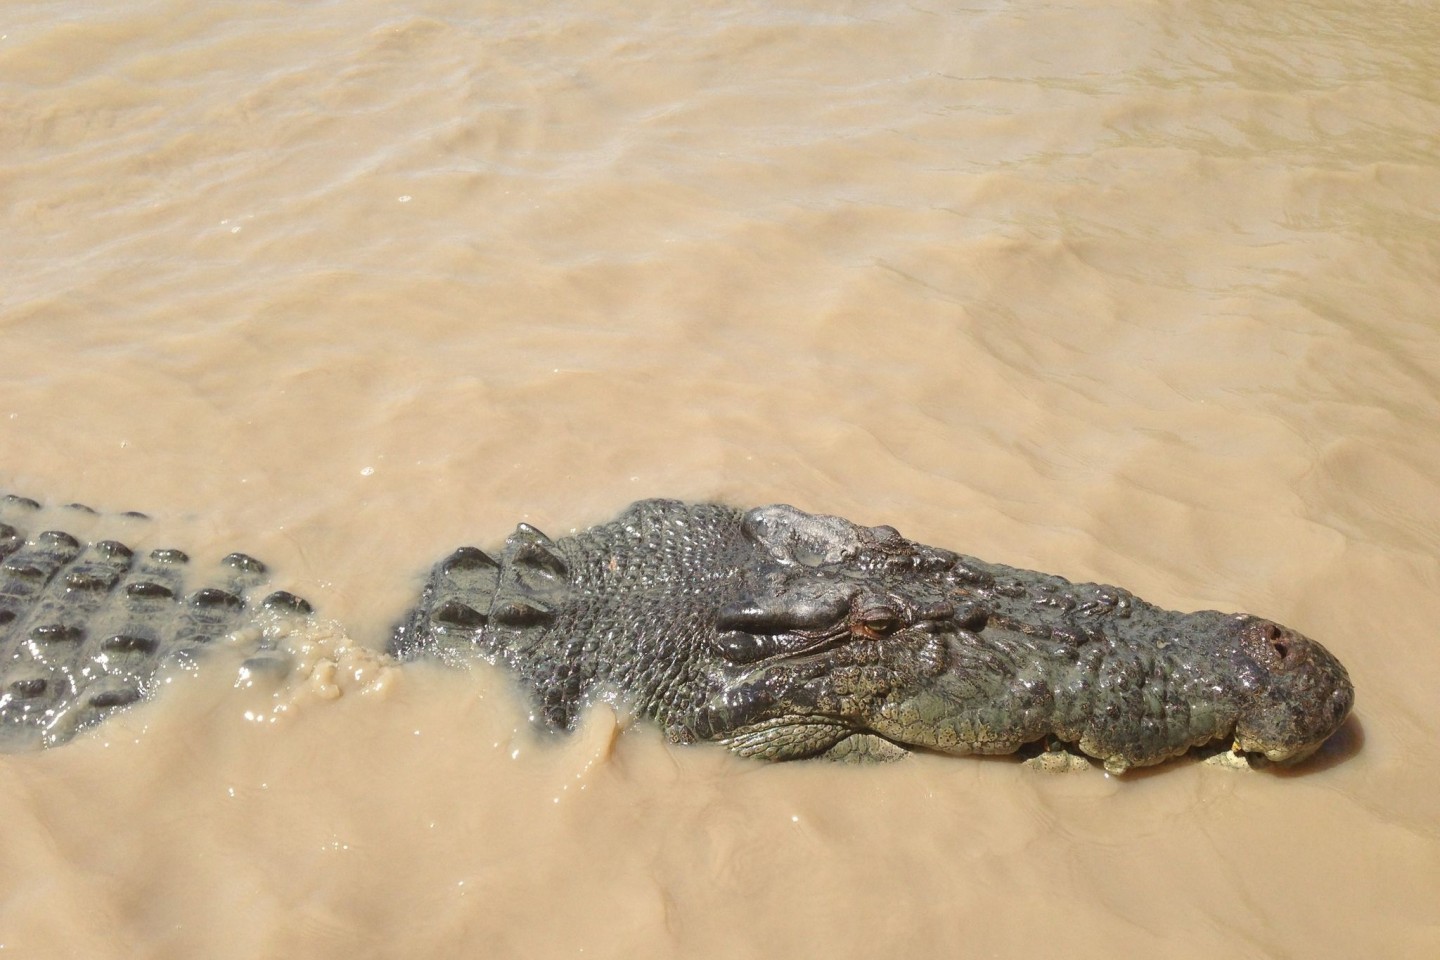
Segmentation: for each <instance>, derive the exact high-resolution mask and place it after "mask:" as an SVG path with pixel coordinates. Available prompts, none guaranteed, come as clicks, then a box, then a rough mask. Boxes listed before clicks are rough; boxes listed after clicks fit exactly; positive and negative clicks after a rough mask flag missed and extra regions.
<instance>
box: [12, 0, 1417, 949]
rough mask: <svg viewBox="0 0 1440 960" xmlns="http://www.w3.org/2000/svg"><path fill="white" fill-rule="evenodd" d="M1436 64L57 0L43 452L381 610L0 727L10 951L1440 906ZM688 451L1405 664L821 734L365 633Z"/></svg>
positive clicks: (1408, 912)
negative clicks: (1096, 724)
mask: <svg viewBox="0 0 1440 960" xmlns="http://www.w3.org/2000/svg"><path fill="white" fill-rule="evenodd" d="M1437 78H1440V20H1437V18H1436V16H1435V13H1434V10H1433V8H1431V7H1429V6H1428V5H1426V4H1390V5H1379V6H1376V5H1373V4H1363V3H1357V2H1353V0H1332V2H1313V3H1303V4H1301V3H1297V4H1287V5H1275V4H1262V3H1244V2H1208V0H1202V2H1195V3H1184V4H1178V3H1149V2H1144V3H1121V2H1105V0H1094V2H1080V3H1074V4H1047V3H1024V2H985V3H979V4H971V5H967V6H966V7H964V8H963V9H961V8H959V7H957V6H955V5H948V4H930V5H925V4H900V3H878V2H875V3H840V4H833V3H831V4H821V3H784V2H764V3H761V2H754V3H743V2H741V3H723V2H700V3H693V4H685V5H673V4H672V5H660V4H640V5H634V4H618V3H613V2H609V0H575V2H569V3H542V4H534V3H523V4H522V3H491V4H481V5H475V4H461V3H454V2H447V0H436V2H431V3H418V4H412V5H409V7H408V8H401V7H397V6H395V5H390V4H382V3H372V2H368V0H360V2H356V3H347V4H308V3H307V4H291V3H268V4H258V5H254V4H238V3H232V2H216V3H208V4H190V3H181V2H173V0H151V2H146V0H141V2H139V3H134V4H126V5H122V6H116V5H112V4H99V3H91V2H78V0H62V2H60V3H47V4H38V3H29V2H25V0H20V2H17V3H11V4H9V5H7V7H6V17H5V18H4V23H3V24H0V98H3V101H4V104H5V106H4V110H3V111H0V218H3V219H0V223H3V230H0V353H3V367H0V452H3V456H0V488H3V489H4V490H11V491H15V492H20V493H24V494H28V495H30V496H34V497H39V498H42V499H46V500H49V501H52V502H56V503H63V502H66V501H70V500H78V501H83V502H86V503H89V504H91V505H93V506H95V507H97V508H102V509H106V510H113V511H122V510H142V511H145V512H147V513H150V514H152V515H153V517H154V519H153V520H152V521H151V522H150V523H149V524H144V525H140V528H138V529H135V530H133V531H131V533H130V535H131V536H133V537H134V538H138V539H139V540H140V541H143V542H146V543H154V544H157V545H158V544H161V543H168V544H174V545H177V546H183V547H185V548H187V549H189V550H190V551H191V552H192V553H195V554H197V555H198V556H202V557H203V556H208V557H211V558H213V557H218V556H219V555H220V554H222V553H225V552H227V551H229V550H232V549H243V550H246V551H247V552H250V553H253V554H256V555H258V556H260V557H262V558H264V559H265V560H266V561H268V562H269V563H270V564H271V566H272V567H273V568H274V569H275V570H276V571H277V578H278V583H279V585H281V586H284V587H287V588H289V589H292V590H295V591H297V592H299V593H302V594H303V595H305V596H307V597H309V598H310V599H311V600H312V601H313V602H314V603H315V604H316V605H317V607H318V608H319V609H320V611H321V613H322V614H323V615H324V617H325V618H328V620H331V621H333V622H334V624H335V625H334V626H327V627H326V628H325V629H323V630H321V631H320V632H319V633H320V634H321V635H319V636H317V638H316V639H315V643H314V658H313V659H314V662H315V663H316V664H317V673H316V675H315V676H312V677H311V679H310V680H308V681H306V683H305V684H303V685H291V686H290V687H286V688H284V689H281V690H277V691H270V690H265V689H258V688H257V689H250V690H239V691H237V690H234V689H232V684H233V680H234V677H233V675H232V674H229V673H227V672H226V670H225V669H223V667H224V658H223V657H221V658H218V659H217V661H216V663H217V664H219V665H218V666H216V667H215V668H214V669H207V670H202V671H201V672H200V673H199V675H196V676H190V675H182V676H177V677H176V678H175V679H174V682H173V683H171V684H170V688H169V689H168V690H167V691H166V694H165V695H164V696H163V697H161V698H160V699H159V700H158V701H157V702H155V703H154V704H152V705H149V706H147V707H145V708H142V709H138V710H135V711H133V712H131V713H129V714H127V715H126V716H125V717H124V718H123V719H121V720H118V721H115V722H113V723H112V724H110V725H108V726H106V727H104V728H102V729H100V730H99V731H97V732H96V733H95V735H93V736H90V737H88V738H85V739H84V740H82V741H79V742H76V743H73V744H71V745H69V746H66V747H64V748H62V749H58V750H54V751H51V752H48V753H44V754H35V755H24V756H7V757H3V758H0V822H3V823H4V824H5V829H4V839H3V842H0V956H5V957H10V956H15V957H40V958H51V957H84V958H105V957H116V958H120V957H126V958H128V957H197V956H206V957H284V956H308V957H336V958H339V957H345V958H355V957H481V956H484V957H561V956H567V957H568V956H592V957H594V956H598V957H643V956H689V957H707V958H711V957H735V958H748V957H777V956H796V957H806V956H828V957H871V956H921V957H931V956H933V957H959V956H964V957H1033V956H1044V955H1052V956H1053V955H1063V956H1067V957H1113V956H1137V955H1145V956H1169V957H1197V958H1202V957H1218V956H1224V957H1304V958H1315V957H1353V956H1384V957H1434V956H1440V908H1437V903H1440V803H1437V801H1436V799H1435V798H1436V796H1437V794H1440V772H1437V771H1440V766H1437V764H1436V763H1435V760H1434V752H1433V751H1434V746H1435V744H1436V742H1437V740H1440V719H1437V708H1440V696H1437V694H1436V690H1437V683H1436V677H1437V675H1440V652H1437V651H1440V647H1437V643H1436V638H1435V624H1436V623H1437V622H1440V590H1437V587H1440V569H1437V559H1436V558H1437V555H1440V510H1437V503H1440V496H1437V493H1440V490H1437V484H1440V481H1437V477H1440V329H1437V328H1440V312H1437V310H1440V308H1437V303H1440V161H1437V155H1440V154H1437V133H1436V131H1440V93H1437V89H1440V88H1437ZM657 495H658V496H673V497H682V498H693V499H720V500H725V501H728V502H732V503H735V504H739V505H751V504H760V503H767V502H775V501H784V502H790V503H794V504H797V505H799V506H802V507H805V508H807V509H812V510H819V511H825V512H832V513H838V514H841V515H844V516H847V517H849V518H851V519H854V520H857V521H862V522H868V523H889V524H893V525H895V526H896V527H898V528H899V529H900V530H901V531H902V532H904V533H906V534H907V535H909V536H912V537H914V538H916V539H919V540H922V541H925V542H929V543H934V544H938V545H942V546H946V547H950V548H952V549H958V550H963V551H965V552H968V553H972V554H975V555H978V556H982V557H985V558H987V559H990V560H994V561H1000V562H1005V563H1010V564H1015V565H1021V566H1029V567H1036V568H1039V569H1043V570H1047V571H1051V572H1056V573H1061V574H1064V575H1067V576H1070V577H1072V578H1076V579H1094V580H1101V581H1108V582H1114V583H1119V584H1121V585H1124V586H1126V587H1128V588H1130V589H1133V590H1135V591H1136V592H1137V593H1139V594H1140V595H1141V596H1144V597H1146V598H1147V599H1150V600H1153V601H1155V602H1159V603H1163V604H1166V605H1170V606H1175V607H1179V608H1185V609H1196V608H1206V607H1218V608H1222V609H1244V610H1249V611H1252V612H1256V613H1260V614H1263V615H1265V616H1269V617H1271V618H1273V619H1276V620H1279V621H1281V622H1283V623H1286V624H1289V625H1291V626H1294V627H1296V628H1297V629H1300V630H1302V631H1303V632H1305V633H1307V634H1310V635H1312V636H1314V637H1316V638H1317V639H1320V640H1322V641H1323V642H1324V643H1326V644H1327V645H1328V646H1329V647H1330V648H1331V649H1333V650H1334V651H1335V652H1336V653H1337V654H1338V655H1339V656H1340V657H1341V658H1342V659H1343V660H1344V661H1345V662H1346V664H1347V665H1348V666H1349V668H1350V670H1351V672H1352V675H1353V677H1354V680H1355V684H1356V687H1357V691H1358V699H1357V712H1356V716H1355V718H1354V720H1352V722H1351V724H1350V725H1349V726H1348V727H1347V728H1346V729H1345V730H1344V731H1343V732H1342V734H1341V736H1340V737H1339V738H1338V739H1337V741H1336V742H1335V743H1334V744H1333V745H1332V746H1331V747H1329V748H1327V750H1326V751H1325V753H1324V754H1322V756H1321V757H1320V758H1319V761H1318V762H1316V763H1314V764H1312V765H1311V766H1309V767H1306V768H1304V769H1303V771H1301V772H1297V773H1296V774H1295V775H1276V774H1274V773H1268V772H1244V771H1230V770H1225V769H1220V768H1217V767H1214V766H1209V765H1201V764H1194V763H1189V764H1187V763H1180V764H1175V765H1171V766H1169V767H1166V768H1164V769H1163V770H1161V771H1159V772H1157V773H1154V774H1151V775H1141V776H1126V777H1118V778H1117V777H1110V776H1107V775H1105V774H1104V773H1103V772H1101V771H1100V770H1099V769H1098V768H1094V769H1091V770H1090V771H1088V772H1083V773H1079V774H1072V775H1046V774H1042V773H1038V772H1036V771H1034V770H1032V769H1029V768H1027V767H1023V766H1020V765H1017V764H1015V763H1013V762H1010V761H1007V760H967V759H946V758H940V757H917V758H913V759H912V760H909V761H906V762H904V763H899V764H893V765H889V766H884V767H878V768H874V769H860V770H857V769H848V768H839V767H833V766H829V765H825V764H795V765H788V766H784V765H782V766H774V767H768V766H764V765H760V764H754V763H747V762H743V761H740V760H737V759H734V758H731V757H729V756H727V755H725V754H724V753H722V752H720V751H719V750H717V749H710V748H705V747H696V748H678V747H674V746H671V745H668V744H666V743H664V742H663V741H662V739H661V738H660V737H659V736H658V734H656V732H655V731H653V730H650V729H648V728H646V727H644V726H639V727H636V728H634V729H628V730H627V729H624V728H625V727H627V726H629V724H628V721H627V720H626V719H625V718H624V717H617V716H616V715H615V714H614V712H613V711H612V710H610V709H608V708H603V707H602V708H599V709H597V710H595V711H593V712H592V714H591V716H590V718H589V720H588V721H587V723H586V725H585V727H584V729H583V730H582V731H581V732H580V733H579V734H578V735H577V736H575V737H573V738H570V739H569V740H566V741H564V742H560V743H546V742H542V741H537V740H536V739H534V738H533V737H532V736H531V735H530V733H529V732H528V730H527V727H526V724H525V721H524V712H525V711H524V708H523V705H521V704H518V703H517V702H515V700H514V699H513V697H512V696H511V694H510V692H509V690H508V688H507V687H506V685H505V682H504V678H503V676H497V675H495V674H493V673H491V672H489V671H488V670H486V669H484V668H477V669H476V670H475V671H474V672H472V673H446V672H444V671H440V670H427V669H423V668H419V669H416V668H407V669H405V670H401V671H398V672H389V671H386V670H384V669H383V668H382V667H380V666H378V665H377V664H376V663H375V662H374V661H373V658H368V657H367V656H366V652H365V651H366V650H367V649H374V648H378V647H381V646H383V644H384V641H385V637H386V633H387V630H388V628H389V626H390V625H391V624H392V623H393V622H394V621H395V619H396V618H397V617H398V616H399V615H400V613H401V612H402V611H403V610H404V608H405V606H406V604H407V603H409V602H410V600H411V599H412V598H413V596H414V593H415V590H416V588H417V583H418V577H419V576H420V575H421V574H423V572H424V571H425V570H426V569H427V567H428V566H429V565H430V564H431V563H432V562H433V561H434V560H435V559H436V558H437V557H439V556H441V555H443V554H444V553H445V552H447V551H448V550H450V549H452V548H453V547H455V546H457V545H459V544H462V543H477V544H480V545H493V544H496V543H498V542H499V540H500V539H502V538H503V537H504V535H505V534H506V532H507V531H508V530H509V529H510V527H511V526H512V525H513V524H514V523H516V522H517V521H521V520H525V521H528V522H530V523H533V524H535V525H536V526H538V527H540V528H541V529H542V530H546V531H548V532H550V533H552V534H556V533H564V532H567V531H569V530H571V529H573V528H577V527H583V526H586V525H589V524H591V523H595V522H599V521H602V520H604V519H607V518H608V517H609V516H611V515H613V514H614V513H615V512H617V511H618V510H619V509H621V508H622V507H623V506H625V505H626V504H627V503H629V502H630V501H631V500H633V499H636V498H639V497H644V496H657ZM347 644H349V645H350V646H349V647H348V648H347ZM322 667H323V669H321V668H322Z"/></svg>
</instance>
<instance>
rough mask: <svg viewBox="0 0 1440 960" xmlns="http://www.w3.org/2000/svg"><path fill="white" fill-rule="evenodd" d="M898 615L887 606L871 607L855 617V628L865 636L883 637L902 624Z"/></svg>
mask: <svg viewBox="0 0 1440 960" xmlns="http://www.w3.org/2000/svg"><path fill="white" fill-rule="evenodd" d="M904 625H905V624H904V621H903V620H901V619H900V615H899V614H898V613H896V612H895V611H894V610H891V609H890V608H889V607H872V608H871V609H869V610H863V611H861V612H860V614H859V616H857V617H856V618H855V630H856V632H858V633H862V634H864V635H865V636H867V637H883V636H885V635H886V634H890V633H894V632H895V631H896V630H899V629H900V628H901V627H902V626H904Z"/></svg>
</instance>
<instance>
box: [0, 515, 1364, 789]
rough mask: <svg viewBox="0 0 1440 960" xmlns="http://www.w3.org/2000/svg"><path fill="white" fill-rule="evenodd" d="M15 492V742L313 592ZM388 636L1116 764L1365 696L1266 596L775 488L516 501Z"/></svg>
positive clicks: (698, 712) (5, 554)
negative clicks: (1096, 562)
mask: <svg viewBox="0 0 1440 960" xmlns="http://www.w3.org/2000/svg"><path fill="white" fill-rule="evenodd" d="M3 506H4V508H5V512H0V521H4V522H0V560H3V563H0V750H6V751H17V750H25V749H34V748H40V747H48V746H54V745H56V744H59V743H62V742H64V741H65V740H67V739H69V738H70V737H72V736H74V735H75V734H76V733H77V732H79V731H81V730H84V729H86V728H88V727H92V726H94V725H96V724H97V723H99V722H101V721H102V720H103V719H104V718H105V717H107V716H109V715H111V714H113V713H114V712H116V711H118V710H122V709H124V708H126V707H127V706H129V705H130V704H133V703H136V702H139V701H142V700H144V699H146V698H148V697H149V696H150V695H151V694H153V693H154V691H155V688H156V687H157V679H156V678H157V677H158V676H159V675H160V674H161V668H162V666H163V665H166V664H176V663H178V664H181V665H182V666H184V665H189V664H193V663H196V662H199V660H200V659H201V658H203V657H204V656H205V655H206V654H205V651H206V648H207V647H210V646H212V645H214V643H215V641H216V640H217V639H219V638H222V637H226V636H229V637H230V639H231V640H232V641H233V640H234V639H235V637H236V636H240V635H242V633H243V631H242V628H244V627H245V625H246V624H247V623H249V622H251V621H253V620H254V619H255V618H257V617H260V616H262V615H263V616H282V617H291V618H301V619H305V618H311V617H313V616H315V614H314V611H312V609H311V607H310V604H308V603H307V602H306V601H305V600H303V599H301V598H299V597H297V596H295V595H293V594H290V593H288V592H285V591H276V592H271V593H269V594H266V595H264V596H261V594H262V593H263V592H264V591H263V589H262V588H263V587H264V585H265V583H266V582H267V576H266V570H265V567H264V565H263V564H262V563H260V562H259V561H258V560H255V559H254V558H252V557H250V556H248V555H245V554H239V553H236V554H230V555H229V556H227V557H226V558H225V559H224V560H223V561H222V562H221V563H220V565H219V568H218V569H219V573H218V575H217V577H218V579H217V580H216V582H214V583H213V584H211V585H208V586H203V587H199V588H198V589H197V588H195V586H194V584H193V583H190V584H187V579H188V578H187V575H186V568H187V561H188V558H187V557H186V555H185V554H184V553H182V552H181V551H178V550H172V549H162V550H154V551H151V552H149V553H148V554H144V555H137V553H136V552H135V551H132V550H131V549H130V548H129V547H127V546H125V545H124V544H122V543H120V542H119V541H115V540H101V541H98V542H95V543H90V544H85V543H82V542H81V541H80V540H79V539H77V538H76V537H74V536H71V535H70V534H68V533H65V532H62V531H59V530H39V531H38V532H35V533H27V532H26V530H25V529H24V527H25V520H26V517H27V516H30V517H38V516H39V514H38V513H37V510H38V507H39V504H38V503H36V502H35V501H32V500H27V499H24V498H20V497H14V496H11V497H9V498H7V499H6V500H5V502H4V504H3ZM76 508H77V509H88V508H82V507H79V506H78V505H76ZM419 579H420V578H419V577H417V581H418V580H419ZM237 631H242V633H237ZM250 634H251V635H253V636H260V633H259V632H258V631H251V632H250ZM250 642H252V645H253V649H251V650H249V651H247V653H248V654H249V659H248V660H246V664H247V669H252V670H254V669H262V668H263V669H271V668H274V669H278V670H280V671H282V672H283V670H284V668H285V665H284V662H283V661H284V654H283V652H282V651H280V650H277V649H275V648H274V644H273V642H267V641H264V640H259V639H256V640H253V641H250ZM388 653H389V655H391V656H393V657H394V658H395V659H396V660H398V661H401V662H404V661H413V660H417V659H430V660H438V661H440V662H442V663H445V664H449V665H457V666H458V665H464V664H467V663H471V662H473V661H475V660H477V659H479V660H484V661H488V662H490V663H492V664H496V665H499V666H501V667H503V668H505V669H506V670H508V671H509V673H510V674H512V675H513V677H514V678H515V682H516V683H517V684H518V685H519V686H520V688H522V690H523V691H524V693H525V694H526V695H527V696H528V698H529V701H530V702H531V703H532V704H533V714H532V718H533V719H534V721H535V723H536V724H538V725H539V726H541V727H544V728H549V729H553V730H557V731H564V730H569V729H571V728H572V727H574V726H575V725H576V723H577V720H578V718H579V716H580V714H581V712H582V711H583V709H584V708H585V706H586V705H587V704H589V703H591V702H593V701H595V700H596V699H597V698H609V699H611V700H612V701H613V702H615V703H617V704H623V705H624V706H625V707H626V708H627V709H629V710H631V711H633V713H634V714H635V715H636V716H638V717H643V718H646V719H648V720H650V721H653V722H654V723H656V724H658V725H659V726H660V727H661V729H663V731H664V732H665V734H666V736H667V737H668V739H670V740H671V741H674V742H677V743H690V742H696V741H714V742H718V743H720V744H723V745H724V746H725V747H727V748H728V749H730V750H731V751H733V752H734V753H736V754H738V755H740V756H744V757H752V758H757V759H762V760H791V759H802V758H810V757H826V758H830V759H836V760H852V761H867V760H891V759H896V758H899V757H903V756H905V755H906V754H908V753H910V752H912V751H917V750H918V751H928V752H939V753H945V754H957V755H960V754H1008V753H1014V752H1016V751H1020V750H1022V749H1025V748H1027V747H1028V748H1031V749H1033V748H1034V747H1035V745H1037V744H1040V745H1044V747H1043V748H1044V749H1049V748H1051V747H1059V748H1064V749H1071V750H1078V751H1079V753H1080V754H1083V755H1088V756H1089V757H1093V758H1096V759H1097V760H1099V761H1100V762H1101V763H1103V765H1104V767H1105V768H1106V769H1107V770H1108V771H1110V772H1113V773H1122V772H1124V771H1126V770H1129V769H1131V768H1134V767H1143V766H1149V765H1152V764H1157V763H1161V762H1163V761H1166V760H1169V759H1171V758H1174V757H1177V756H1180V755H1182V754H1184V753H1186V752H1187V751H1189V750H1191V749H1192V748H1197V747H1204V746H1205V745H1212V744H1216V743H1219V744H1226V743H1228V744H1230V745H1231V746H1232V749H1233V750H1235V751H1237V752H1240V753H1241V754H1242V755H1249V756H1256V757H1260V756H1263V757H1264V758H1266V759H1268V760H1269V761H1274V762H1279V763H1291V762H1296V761H1300V760H1303V759H1305V758H1306V757H1309V756H1310V755H1311V754H1313V753H1314V752H1315V750H1316V749H1317V748H1318V747H1319V746H1320V745H1321V744H1322V743H1323V742H1324V741H1325V740H1326V739H1327V738H1328V737H1329V736H1330V735H1331V734H1332V733H1334V732H1335V731H1336V730H1337V729H1338V728H1339V727H1340V725H1341V724H1342V723H1343V722H1344V720H1345V718H1346V716H1347V715H1348V714H1349V712H1350V709H1351V706H1352V704H1353V700H1354V690H1353V687H1352V685H1351V682H1350V678H1349V676H1348V674H1347V672H1346V670H1345V668H1344V667H1343V666H1342V665H1341V664H1340V662H1339V661H1338V660H1337V659H1336V658H1335V657H1334V656H1333V655H1332V654H1331V653H1330V652H1329V651H1327V650H1326V649H1325V648H1324V647H1323V646H1321V645H1320V644H1319V643H1318V642H1316V641H1313V640H1310V639H1308V638H1306V637H1305V636H1302V635H1301V634H1300V633H1298V632H1296V631H1294V630H1291V629H1288V628H1286V627H1283V626H1280V625H1279V624H1276V623H1273V622H1271V621H1269V620H1265V619H1261V618H1259V617H1256V616H1251V615H1249V614H1229V613H1220V612H1217V611H1211V610H1206V611H1200V612H1196V613H1179V612H1175V611H1171V610H1165V609H1162V608H1160V607H1157V606H1154V605H1152V604H1149V603H1146V602H1145V601H1143V600H1140V599H1139V598H1137V597H1135V596H1134V595H1133V594H1131V593H1130V592H1128V591H1126V590H1123V589H1120V588H1118V587H1112V586H1105V585H1102V584H1095V583H1072V582H1071V581H1069V580H1066V579H1064V578H1062V577H1059V576H1053V575H1050V574H1044V573H1037V572H1033V571H1029V570H1022V569H1017V568H1013V567H1008V566H1003V565H1000V564H994V563H987V562H984V561H982V560H979V559H976V558H974V557H970V556H966V555H963V554H959V553H955V552H952V551H949V550H944V549H940V548H937V547H931V546H926V545H924V544H920V543H916V542H914V541H911V540H908V539H906V538H905V537H903V536H901V535H900V534H899V533H898V532H897V531H896V530H895V529H894V528H892V527H888V526H875V527H869V526H862V525H859V524H855V523H852V522H850V521H848V520H845V519H842V518H840V517H835V516H826V515H820V514H811V513H807V512H804V511H802V510H799V509H797V508H795V507H791V506H786V505H773V506H766V507H759V508H756V509H751V510H742V509H737V508H734V507H730V506H725V505H721V504H714V503H698V504H697V503H683V502H680V501H674V500H644V501H640V502H638V503H635V504H633V505H632V506H630V507H629V508H628V509H627V510H625V511H624V512H623V513H621V514H620V515H619V516H618V517H617V518H616V519H615V520H613V521H611V522H609V523H604V524H601V525H598V526H595V527H593V528H591V529H589V530H586V531H584V532H580V533H576V534H574V535H571V536H567V537H560V538H555V539H552V538H550V537H548V536H546V535H545V534H544V533H542V532H540V531H539V530H537V529H535V528H534V527H532V526H530V525H528V524H523V523H522V524H520V525H519V526H518V527H517V528H516V530H515V532H514V533H512V534H511V535H510V536H509V537H508V538H507V539H506V540H505V541H504V543H503V545H502V546H501V547H500V548H499V549H498V550H493V551H492V552H488V553H487V552H485V551H484V550H481V549H480V548H478V547H474V546H464V547H461V548H459V549H457V550H456V551H455V552H454V553H452V554H450V555H449V556H448V557H446V558H444V559H443V560H441V561H440V562H439V563H437V564H436V565H435V566H434V567H433V569H432V570H430V571H429V573H428V576H426V577H425V579H424V583H423V587H422V588H421V589H420V594H419V599H418V601H417V602H416V604H415V606H414V607H413V609H412V610H411V611H410V612H409V613H408V615H406V616H405V617H404V619H403V621H402V622H401V623H400V624H399V625H398V626H396V627H395V629H394V631H393V636H392V639H391V642H390V645H389V651H388Z"/></svg>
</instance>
